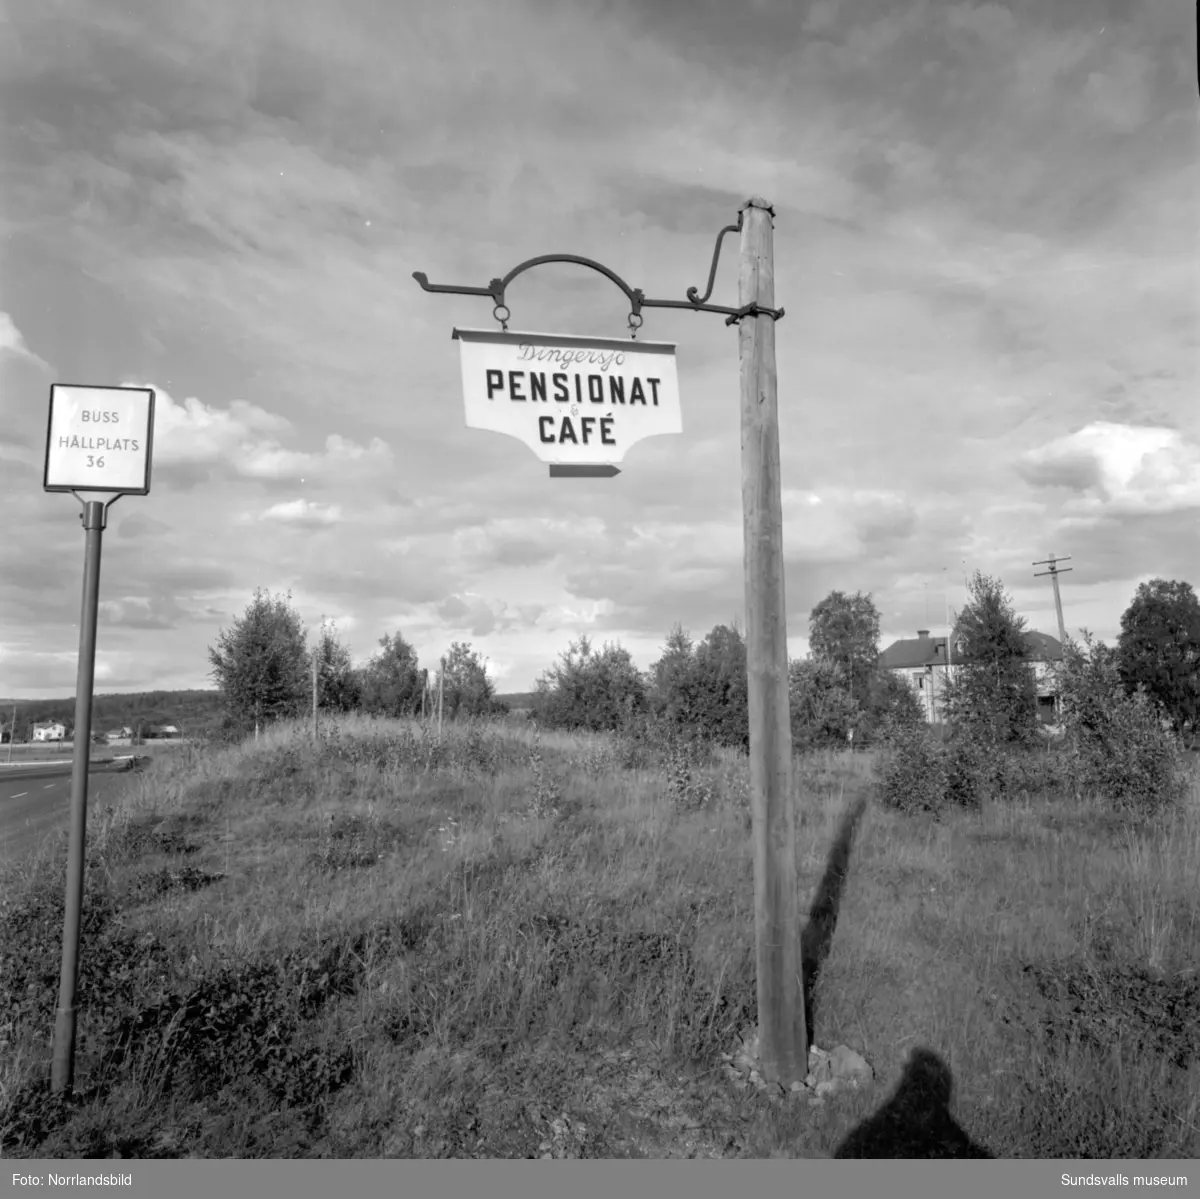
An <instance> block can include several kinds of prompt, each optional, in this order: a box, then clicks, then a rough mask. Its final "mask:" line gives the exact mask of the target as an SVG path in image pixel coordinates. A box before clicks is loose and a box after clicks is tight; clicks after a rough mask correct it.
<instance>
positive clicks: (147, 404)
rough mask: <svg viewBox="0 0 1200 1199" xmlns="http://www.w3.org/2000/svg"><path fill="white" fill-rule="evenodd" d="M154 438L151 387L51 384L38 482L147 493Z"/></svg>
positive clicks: (58, 486)
mask: <svg viewBox="0 0 1200 1199" xmlns="http://www.w3.org/2000/svg"><path fill="white" fill-rule="evenodd" d="M153 436H154V391H153V389H151V388H149V387H82V386H76V385H75V384H73V383H54V384H52V385H51V387H50V428H49V432H48V433H47V436H46V474H45V478H44V480H43V484H42V485H43V487H44V489H45V490H46V491H116V492H120V493H121V494H123V495H148V494H149V492H150V447H151V441H152V440H153Z"/></svg>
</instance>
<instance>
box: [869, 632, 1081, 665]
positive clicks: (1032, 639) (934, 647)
mask: <svg viewBox="0 0 1200 1199" xmlns="http://www.w3.org/2000/svg"><path fill="white" fill-rule="evenodd" d="M1021 639H1022V640H1023V641H1024V642H1025V646H1026V653H1027V655H1028V658H1029V661H1031V662H1058V661H1060V660H1061V658H1062V645H1061V644H1060V643H1059V642H1058V641H1057V640H1056V639H1055V638H1054V637H1049V636H1047V635H1046V634H1045V633H1038V632H1035V631H1033V630H1029V631H1027V632H1025V633H1022V634H1021ZM962 661H964V659H962V658H960V657H959V656H958V655H957V654H955V655H954V656H953V658H952V659H951V662H962ZM945 664H946V638H945V637H909V638H902V639H901V640H899V641H893V642H892V644H891V645H889V646H888V647H887V649H885V650H884V651H883V652H882V653H881V654H880V655H879V665H880V666H882V667H883V668H884V669H885V670H905V669H907V670H912V669H914V668H917V667H921V666H944V665H945Z"/></svg>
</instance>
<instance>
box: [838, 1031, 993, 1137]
mask: <svg viewBox="0 0 1200 1199" xmlns="http://www.w3.org/2000/svg"><path fill="white" fill-rule="evenodd" d="M952 1087H953V1078H952V1076H951V1074H950V1067H949V1066H947V1065H946V1063H945V1062H943V1061H942V1059H941V1058H940V1057H938V1055H937V1054H936V1053H934V1052H933V1051H932V1050H929V1049H915V1050H914V1051H913V1053H912V1056H911V1057H910V1058H909V1059H908V1065H907V1066H906V1067H905V1068H904V1077H903V1078H902V1079H901V1080H900V1085H899V1086H898V1087H897V1088H896V1093H895V1094H894V1095H893V1096H892V1097H891V1099H889V1100H888V1101H887V1103H885V1104H884V1105H883V1107H881V1108H880V1109H879V1111H877V1112H876V1113H875V1114H874V1115H873V1116H869V1117H868V1118H867V1119H865V1120H864V1121H863V1122H862V1123H861V1124H860V1125H859V1126H858V1127H857V1128H856V1129H855V1130H854V1131H853V1132H852V1133H851V1134H850V1135H849V1136H848V1137H847V1138H846V1139H845V1140H844V1141H843V1142H842V1143H841V1145H839V1146H838V1148H837V1151H836V1152H835V1153H834V1155H833V1156H834V1157H835V1158H888V1157H890V1158H924V1159H929V1158H984V1157H992V1156H993V1155H992V1154H991V1153H990V1152H989V1151H988V1150H987V1149H985V1148H984V1147H983V1146H982V1145H978V1144H976V1143H975V1142H974V1141H973V1140H971V1138H970V1137H969V1136H968V1135H967V1133H966V1132H965V1131H964V1129H963V1128H962V1126H961V1125H959V1124H958V1122H957V1121H956V1120H955V1119H954V1117H953V1116H952V1115H951V1114H950V1093H951V1089H952Z"/></svg>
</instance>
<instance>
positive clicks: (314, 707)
mask: <svg viewBox="0 0 1200 1199" xmlns="http://www.w3.org/2000/svg"><path fill="white" fill-rule="evenodd" d="M324 631H325V614H324V613H323V612H322V613H321V632H324ZM320 656H321V634H320V633H318V634H317V643H316V645H314V646H313V655H312V713H313V717H312V724H313V741H314V742H315V741H316V740H317V669H318V667H317V662H318V660H319V658H320Z"/></svg>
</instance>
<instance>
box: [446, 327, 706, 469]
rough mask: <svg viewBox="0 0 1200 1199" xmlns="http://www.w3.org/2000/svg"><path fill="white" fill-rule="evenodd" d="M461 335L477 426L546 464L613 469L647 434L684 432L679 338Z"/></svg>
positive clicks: (470, 421)
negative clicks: (525, 449) (519, 444)
mask: <svg viewBox="0 0 1200 1199" xmlns="http://www.w3.org/2000/svg"><path fill="white" fill-rule="evenodd" d="M452 337H453V338H454V339H456V340H457V341H458V342H459V344H460V346H461V347H462V377H463V403H464V406H465V409H466V418H467V427H468V428H469V429H489V430H491V431H492V432H494V433H507V434H508V435H509V436H510V437H516V438H517V439H518V440H520V441H523V442H524V443H525V444H526V445H527V446H528V447H529V448H530V449H531V450H533V452H534V453H535V454H536V455H537V456H538V458H540V459H541V460H542V461H543V462H549V463H551V464H553V465H555V466H558V467H560V468H561V467H568V468H571V467H576V468H583V467H599V466H605V465H611V464H613V463H616V462H620V461H622V460H623V459H624V457H625V452H626V451H627V450H628V449H629V447H630V446H632V445H635V444H636V443H637V442H639V441H641V440H642V439H643V438H644V437H654V436H657V435H658V434H661V433H680V432H682V431H683V422H682V418H681V415H680V409H679V381H678V378H677V376H676V373H675V346H674V345H673V344H671V343H667V342H654V341H651V342H645V341H633V340H632V339H618V338H608V337H566V336H562V335H560V334H557V333H503V332H499V331H497V330H492V329H455V330H454V332H453V334H452ZM551 473H552V474H554V473H558V474H608V475H613V474H616V473H618V472H617V471H615V470H608V471H599V470H597V471H584V470H582V469H579V470H571V469H568V470H562V469H560V470H559V471H557V472H555V471H552V472H551Z"/></svg>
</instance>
